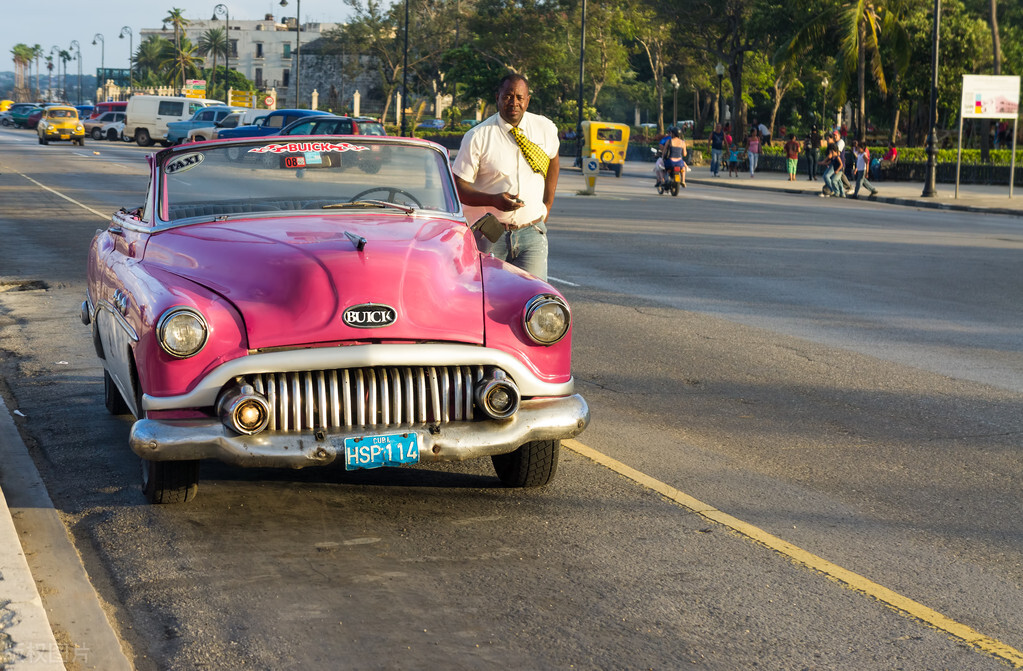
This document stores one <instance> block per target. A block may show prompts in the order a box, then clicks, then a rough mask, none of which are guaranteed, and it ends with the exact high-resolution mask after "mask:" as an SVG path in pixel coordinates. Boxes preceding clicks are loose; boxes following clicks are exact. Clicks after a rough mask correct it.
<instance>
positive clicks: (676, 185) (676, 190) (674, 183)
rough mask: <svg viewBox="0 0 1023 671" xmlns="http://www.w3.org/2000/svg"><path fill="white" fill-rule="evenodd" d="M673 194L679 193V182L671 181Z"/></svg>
mask: <svg viewBox="0 0 1023 671" xmlns="http://www.w3.org/2000/svg"><path fill="white" fill-rule="evenodd" d="M671 195H673V196H677V195H678V182H672V183H671Z"/></svg>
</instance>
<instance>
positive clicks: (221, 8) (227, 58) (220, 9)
mask: <svg viewBox="0 0 1023 671" xmlns="http://www.w3.org/2000/svg"><path fill="white" fill-rule="evenodd" d="M221 14H223V15H224V35H225V38H224V39H225V41H226V42H227V45H226V51H225V52H224V71H225V74H224V90H225V91H227V85H228V82H230V77H231V15H230V14H229V13H228V11H227V5H225V4H223V3H221V4H219V5H217V6H216V7H214V8H213V19H212V20H214V21H215V20H216V19H217V17H218V16H220V15H221ZM213 62H214V63H216V62H217V61H216V58H214V60H213ZM214 77H216V73H214ZM227 104H229V105H230V104H231V101H230V100H229V101H227Z"/></svg>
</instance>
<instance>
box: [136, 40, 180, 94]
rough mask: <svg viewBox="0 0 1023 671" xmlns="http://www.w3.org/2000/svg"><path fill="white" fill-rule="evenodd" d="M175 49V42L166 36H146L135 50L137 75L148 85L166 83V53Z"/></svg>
mask: <svg viewBox="0 0 1023 671" xmlns="http://www.w3.org/2000/svg"><path fill="white" fill-rule="evenodd" d="M173 49H174V44H173V43H172V42H171V41H170V40H168V39H167V38H165V37H160V36H159V35H149V36H148V37H146V39H144V40H142V42H141V43H140V44H139V46H138V48H137V49H136V50H135V59H134V61H135V72H136V76H137V77H138V78H139V79H140V80H142V81H143V82H145V85H146V86H154V85H162V84H164V83H165V81H166V80H165V78H164V76H163V72H162V68H163V63H164V61H165V60H166V57H165V54H166V53H167V52H168V51H173Z"/></svg>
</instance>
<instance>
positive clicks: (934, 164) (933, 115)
mask: <svg viewBox="0 0 1023 671" xmlns="http://www.w3.org/2000/svg"><path fill="white" fill-rule="evenodd" d="M940 20H941V0H934V25H933V28H932V30H933V32H932V35H931V107H930V110H929V112H928V115H927V129H928V132H927V174H926V176H925V177H924V190H923V193H922V194H920V195H921V196H923V197H924V198H934V197H935V196H937V195H938V192H937V190H936V189H935V187H934V183H935V181H936V179H937V172H938V140H937V137H936V133H937V126H938V23H939V21H940Z"/></svg>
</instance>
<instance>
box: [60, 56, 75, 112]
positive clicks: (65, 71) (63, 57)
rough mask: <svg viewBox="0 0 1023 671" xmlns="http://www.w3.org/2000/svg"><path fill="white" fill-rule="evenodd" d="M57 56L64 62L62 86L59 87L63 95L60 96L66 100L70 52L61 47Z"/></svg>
mask: <svg viewBox="0 0 1023 671" xmlns="http://www.w3.org/2000/svg"><path fill="white" fill-rule="evenodd" d="M57 57H58V58H60V60H61V62H62V63H63V64H64V86H63V88H62V89H61V90H62V92H63V94H64V95H63V96H61V97H62V98H63V99H64V100H65V101H66V100H67V64H68V63H70V62H71V61H72V60H73V59H72V58H71V52H70V51H68V50H67V49H61V50H60V53H59V54H58V55H57Z"/></svg>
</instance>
